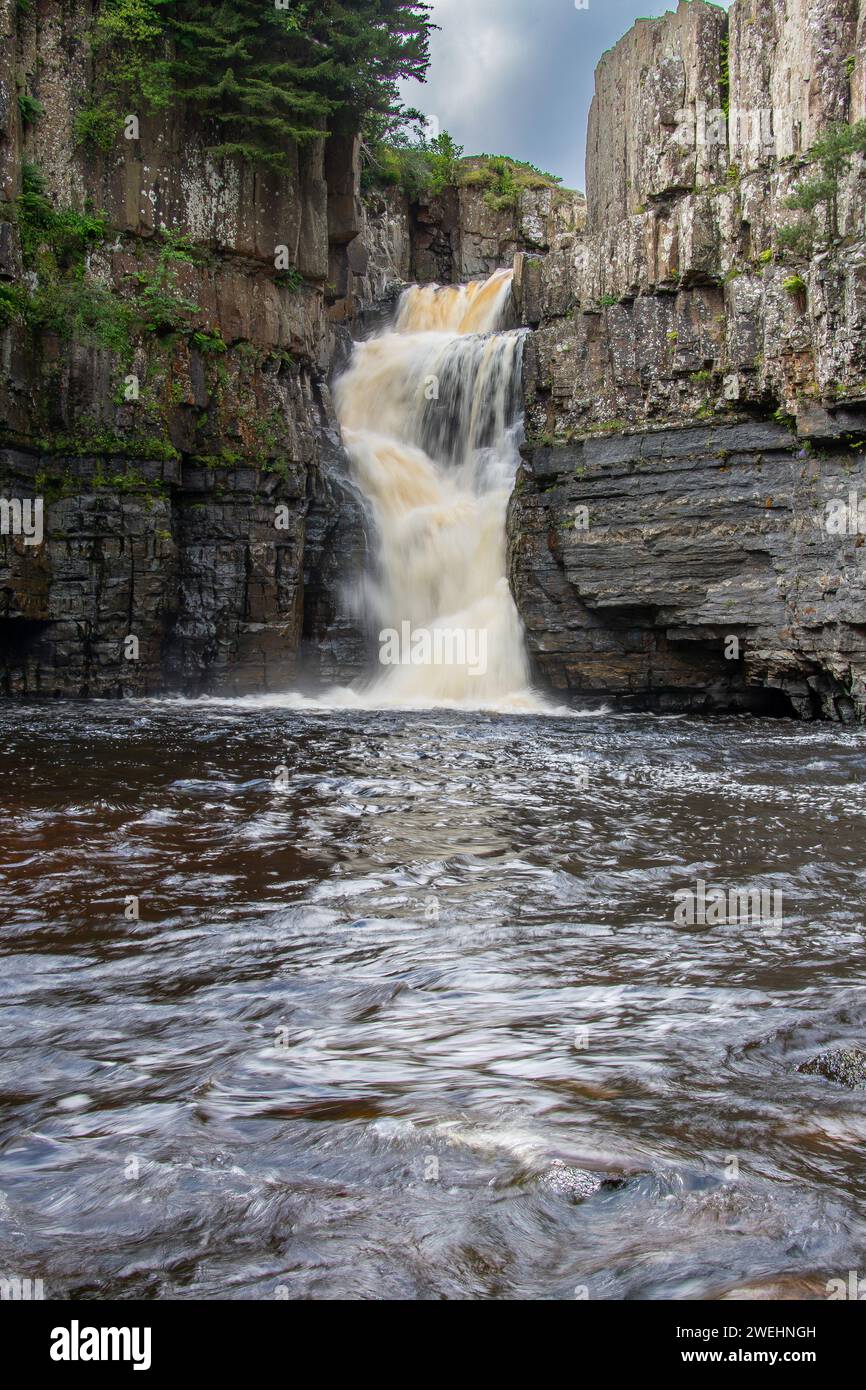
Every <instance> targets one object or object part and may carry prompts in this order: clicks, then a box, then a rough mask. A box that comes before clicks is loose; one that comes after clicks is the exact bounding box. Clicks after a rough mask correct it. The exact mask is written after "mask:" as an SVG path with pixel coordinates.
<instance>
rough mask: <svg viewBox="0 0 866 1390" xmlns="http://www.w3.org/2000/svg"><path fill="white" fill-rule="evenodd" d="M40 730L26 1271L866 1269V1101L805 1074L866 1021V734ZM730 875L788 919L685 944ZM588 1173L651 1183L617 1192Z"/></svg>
mask: <svg viewBox="0 0 866 1390" xmlns="http://www.w3.org/2000/svg"><path fill="white" fill-rule="evenodd" d="M0 733H2V747H3V754H4V757H3V770H4V778H3V795H4V799H5V809H4V813H3V837H2V843H3V850H2V886H0V915H2V923H3V925H2V929H0V944H2V952H3V956H4V961H3V970H2V997H3V1008H2V1012H0V1025H2V1037H0V1048H2V1052H0V1057H2V1078H3V1079H2V1090H3V1109H2V1134H0V1140H2V1147H0V1274H4V1275H8V1274H10V1273H11V1274H17V1275H19V1276H28V1275H29V1276H32V1277H42V1278H43V1279H44V1281H45V1286H46V1294H49V1295H52V1294H53V1295H55V1296H61V1297H65V1296H73V1297H98V1298H105V1297H122V1298H148V1297H180V1298H265V1299H270V1298H278V1297H285V1296H288V1297H291V1298H335V1297H347V1298H361V1299H365V1298H366V1299H379V1298H386V1299H393V1298H501V1299H512V1298H531V1299H548V1298H568V1299H570V1298H574V1297H575V1294H576V1292H577V1296H584V1295H586V1296H588V1297H590V1298H593V1299H618V1298H652V1299H671V1298H701V1297H717V1296H722V1295H726V1294H727V1295H729V1296H730V1295H732V1294H735V1293H736V1292H738V1291H739V1293H740V1294H742V1292H743V1291H744V1290H751V1291H753V1292H756V1293H760V1294H763V1295H764V1296H770V1297H777V1298H778V1297H798V1296H800V1297H803V1296H805V1297H810V1296H814V1297H823V1296H825V1284H826V1281H827V1280H828V1279H829V1278H834V1277H845V1276H846V1275H847V1271H849V1270H850V1269H855V1270H856V1269H858V1268H859V1269H860V1271H861V1273H862V1271H863V1257H864V1256H863V1252H864V1242H866V1223H864V1214H863V1198H864V1193H866V1179H864V1174H863V1159H862V1154H863V1142H864V1138H866V1114H864V1105H863V1092H862V1091H859V1092H858V1091H847V1090H845V1089H842V1088H840V1087H837V1086H834V1085H833V1084H832V1083H830V1082H828V1081H825V1080H823V1079H822V1078H821V1077H819V1076H810V1075H804V1074H802V1073H800V1072H798V1071H797V1066H798V1064H799V1063H800V1062H802V1061H804V1060H805V1059H807V1058H809V1057H812V1056H814V1055H815V1053H817V1052H819V1051H821V1050H822V1049H824V1048H826V1047H828V1046H830V1045H832V1044H836V1043H846V1042H850V1041H852V1040H854V1039H857V1040H860V1039H862V1036H863V1022H864V1017H866V1001H864V995H863V989H862V978H863V947H864V877H866V869H864V863H866V854H864V848H866V836H864V812H866V753H864V744H863V737H862V734H860V733H857V732H854V731H848V730H840V729H836V728H830V727H826V726H824V727H818V726H813V727H804V726H798V725H795V724H792V723H785V722H772V721H760V720H747V719H731V720H719V721H716V722H701V721H698V720H689V719H653V718H649V717H646V718H644V717H624V716H616V715H611V714H603V713H600V714H594V715H591V716H589V717H584V718H579V717H549V718H543V717H536V716H532V715H525V716H517V715H501V714H500V715H495V716H494V715H488V714H483V713H475V714H472V713H466V712H456V711H455V712H450V713H447V712H442V711H439V712H427V713H420V712H419V713H410V712H400V711H397V710H395V711H390V712H379V713H376V712H365V711H362V710H348V709H346V710H337V711H334V710H324V709H316V708H311V707H310V708H292V707H291V704H290V703H287V704H283V705H281V704H280V703H279V702H276V701H275V702H271V703H270V704H268V703H262V702H255V701H249V702H234V703H232V702H225V703H219V702H210V703H196V704H191V703H183V702H176V703H130V704H125V705H110V704H106V705H98V704H92V705H87V706H69V705H57V706H31V707H15V706H11V705H6V706H4V707H2V709H0ZM277 769H279V771H278V770H277ZM699 876H700V877H704V878H705V879H707V880H708V881H713V880H715V881H718V882H721V883H724V884H726V885H727V884H730V885H735V886H736V885H747V884H750V883H753V882H755V881H758V882H762V883H766V884H769V885H770V886H772V887H775V888H777V889H781V890H782V891H783V893H784V902H785V921H784V925H783V929H782V930H781V931H780V932H778V933H775V934H774V933H772V932H769V933H765V932H763V931H761V930H758V929H756V928H754V927H740V926H734V927H730V926H729V927H724V928H699V927H694V928H688V927H685V928H679V927H676V926H675V925H674V923H673V907H674V893H675V892H676V890H677V889H680V888H687V887H690V886H692V885H693V884H694V882H695V880H696V878H697V877H699ZM133 897H134V898H137V899H138V900H139V901H138V912H139V918H138V920H136V919H135V916H134V915H130V914H134V910H135V905H134V904H130V903H129V902H128V899H130V898H133ZM734 1158H735V1159H736V1160H737V1164H736V1165H735V1164H734V1163H733V1162H732V1160H733V1159H734ZM556 1160H560V1161H561V1162H563V1163H565V1164H566V1165H569V1166H572V1167H575V1168H579V1169H586V1170H590V1171H595V1172H599V1173H602V1174H605V1175H610V1176H614V1177H620V1178H622V1179H624V1181H622V1182H620V1183H619V1184H611V1185H610V1186H607V1187H603V1188H600V1189H599V1190H598V1191H596V1192H594V1193H593V1194H592V1195H590V1196H589V1197H588V1198H587V1199H586V1200H585V1201H582V1202H578V1201H575V1200H573V1194H572V1193H570V1192H569V1191H567V1190H561V1184H559V1183H557V1182H556V1181H551V1174H553V1175H554V1176H556V1175H559V1176H560V1177H561V1176H562V1174H563V1173H565V1172H567V1170H565V1169H562V1168H558V1167H557V1166H556ZM737 1167H738V1174H737Z"/></svg>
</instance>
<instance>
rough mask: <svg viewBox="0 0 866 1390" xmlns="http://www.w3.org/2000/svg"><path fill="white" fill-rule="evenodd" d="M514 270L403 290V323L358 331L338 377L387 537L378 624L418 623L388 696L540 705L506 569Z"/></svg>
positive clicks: (369, 494)
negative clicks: (506, 321) (360, 336)
mask: <svg viewBox="0 0 866 1390" xmlns="http://www.w3.org/2000/svg"><path fill="white" fill-rule="evenodd" d="M511 275H512V272H511V271H508V270H500V271H497V272H496V273H495V274H494V275H492V276H491V277H490V279H489V280H486V281H478V282H475V283H472V284H469V285H461V286H453V287H451V286H448V287H442V288H439V287H437V286H424V287H413V288H410V289H408V290H406V291H404V293H403V296H402V298H401V300H400V305H399V308H398V312H397V316H396V320H395V323H394V326H393V329H392V330H391V331H389V332H386V333H384V334H382V335H381V336H380V337H377V338H372V339H370V340H369V341H367V342H364V343H360V344H358V345H357V346H356V348H355V352H354V355H353V358H352V362H351V365H350V367H349V369H348V371H347V372H346V374H345V375H344V376H343V377H342V378H341V380H340V381H339V382H338V384H337V388H336V402H337V411H338V414H339V418H340V423H341V425H342V429H343V439H344V442H345V445H346V449H347V451H348V453H349V456H350V458H351V460H352V463H353V465H354V468H355V472H356V476H357V479H358V483H359V485H360V487H361V490H362V491H363V493H364V495H365V496H366V498H367V500H368V502H369V504H370V507H371V510H372V513H373V518H374V521H375V524H376V530H377V534H378V541H379V553H378V569H377V573H376V575H375V577H374V578H368V579H366V580H365V581H364V587H363V592H362V601H363V603H364V606H365V609H366V611H367V614H368V616H369V617H370V618H371V619H372V620H373V621H374V623H375V625H376V628H377V630H380V631H381V632H382V633H383V634H384V633H386V632H392V633H400V634H401V635H402V636H403V637H405V636H406V635H407V634H409V633H411V634H412V636H413V644H412V647H411V650H410V649H408V648H407V645H406V643H405V642H403V644H402V649H401V650H402V664H385V665H382V666H381V668H380V674H379V675H378V677H377V678H376V679H375V681H374V684H373V686H372V688H371V689H369V690H368V691H367V696H368V698H369V699H370V700H371V701H372V702H373V703H375V704H404V703H405V704H443V703H447V704H451V703H459V704H463V705H469V706H486V705H510V706H512V707H524V708H535V707H536V706H537V702H536V699H535V697H534V695H533V694H532V692H531V691H530V689H529V674H528V666H527V661H526V655H525V650H524V643H523V631H522V627H521V623H520V618H519V616H518V613H517V610H516V608H515V605H514V600H513V599H512V597H511V592H510V590H509V587H508V580H507V578H506V573H505V511H506V507H507V503H508V497H509V494H510V492H511V488H512V486H513V482H514V476H515V471H516V468H517V463H518V458H519V456H518V451H517V438H516V436H517V431H518V420H519V411H520V366H521V355H522V351H523V338H524V332H523V331H522V330H512V331H505V332H497V331H495V330H496V329H497V326H498V324H499V322H500V321H501V318H502V314H503V310H504V307H505V305H506V303H507V301H508V298H509V296H510V292H511ZM425 633H426V634H429V641H428V647H427V649H426V652H425V650H424V648H423V642H422V641H421V640H420V638H421V637H423V634H425ZM419 634H420V636H419ZM416 637H418V641H415V640H414V639H415V638H416ZM440 639H441V641H440ZM383 651H384V647H383ZM432 653H436V655H434V656H432V659H431V654H432ZM413 654H414V659H413ZM407 657H408V658H409V659H408V660H407ZM442 657H444V658H445V659H438V658H442Z"/></svg>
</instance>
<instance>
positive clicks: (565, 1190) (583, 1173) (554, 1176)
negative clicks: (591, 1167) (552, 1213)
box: [538, 1158, 621, 1202]
mask: <svg viewBox="0 0 866 1390" xmlns="http://www.w3.org/2000/svg"><path fill="white" fill-rule="evenodd" d="M538 1185H539V1187H541V1188H543V1189H544V1190H545V1191H546V1192H555V1193H556V1194H557V1195H558V1196H560V1197H567V1198H568V1199H569V1201H572V1202H583V1201H585V1200H586V1198H587V1197H592V1196H593V1194H594V1193H596V1192H600V1191H601V1190H602V1188H614V1187H619V1186H620V1185H621V1181H620V1179H619V1178H611V1177H607V1176H605V1175H604V1174H603V1173H590V1172H589V1171H588V1170H587V1169H585V1168H572V1167H571V1166H570V1164H568V1163H563V1161H562V1159H561V1158H555V1159H554V1160H553V1162H552V1163H551V1165H550V1167H549V1168H548V1169H547V1171H546V1172H545V1173H542V1175H541V1177H540V1178H539V1180H538Z"/></svg>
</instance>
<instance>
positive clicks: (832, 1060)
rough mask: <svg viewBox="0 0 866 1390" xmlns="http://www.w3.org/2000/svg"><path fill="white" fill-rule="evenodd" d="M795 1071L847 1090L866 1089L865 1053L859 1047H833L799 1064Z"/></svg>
mask: <svg viewBox="0 0 866 1390" xmlns="http://www.w3.org/2000/svg"><path fill="white" fill-rule="evenodd" d="M797 1071H801V1072H805V1073H806V1074H807V1075H808V1076H823V1077H824V1080H825V1081H834V1082H835V1083H836V1084H837V1085H838V1086H847V1087H848V1088H849V1090H852V1091H854V1090H857V1089H859V1088H861V1087H866V1052H864V1051H863V1050H862V1049H861V1048H859V1047H835V1048H832V1049H831V1050H830V1051H829V1052H821V1053H819V1055H818V1056H817V1057H812V1058H810V1059H809V1061H808V1062H801V1063H800V1065H799V1067H798V1068H797Z"/></svg>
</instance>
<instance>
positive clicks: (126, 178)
mask: <svg viewBox="0 0 866 1390" xmlns="http://www.w3.org/2000/svg"><path fill="white" fill-rule="evenodd" d="M92 19H93V14H92V6H90V5H89V4H88V5H84V4H71V5H64V6H44V5H40V6H37V7H33V8H32V10H28V11H23V10H22V7H20V6H16V5H15V3H14V0H3V3H2V5H0V31H2V50H3V54H4V60H3V70H2V73H0V87H2V101H0V112H2V118H3V119H2V129H0V188H2V196H3V199H4V203H3V217H4V220H3V221H2V223H0V228H2V237H0V249H2V255H3V261H2V265H0V275H2V276H3V278H4V281H5V283H6V284H7V286H21V287H22V288H23V289H25V290H27V291H36V292H37V293H38V290H39V286H40V278H41V277H43V274H44V264H45V262H46V258H48V259H50V258H51V257H52V255H53V254H54V253H55V252H56V256H57V257H59V256H61V255H62V254H64V252H63V250H60V251H57V250H56V247H54V246H52V245H51V242H52V235H53V233H54V231H55V230H56V229H55V228H53V227H52V226H50V225H49V226H48V227H47V229H38V230H37V235H36V241H37V243H38V244H37V247H36V254H35V256H34V254H33V248H32V247H31V248H30V250H31V255H30V266H31V267H35V268H30V269H28V268H27V267H26V266H23V265H22V238H25V237H26V234H27V227H26V218H25V216H24V214H23V213H22V207H21V202H20V194H21V190H22V183H23V182H24V181H25V180H26V178H27V176H28V172H29V175H30V180H31V186H32V183H33V177H34V172H33V171H36V172H37V173H38V178H39V181H40V183H41V185H42V187H43V190H44V196H45V199H46V200H47V203H48V205H49V206H50V207H52V208H53V210H54V212H55V214H59V215H60V216H63V215H64V214H65V213H66V212H67V211H69V212H71V213H72V214H74V215H76V216H85V215H87V213H88V211H89V210H94V211H95V212H98V213H99V214H101V216H102V217H103V218H104V233H103V234H101V235H99V236H97V237H95V238H93V240H92V241H91V242H90V243H89V244H88V246H87V250H86V255H84V256H82V258H81V265H80V284H81V285H82V286H84V287H85V288H84V290H80V289H79V288H77V287H76V285H75V284H72V285H71V286H69V285H68V284H67V277H64V284H63V287H62V291H63V294H64V295H67V296H77V298H75V299H74V302H73V304H72V310H73V312H72V313H71V314H70V317H69V321H68V322H66V323H62V324H59V325H58V326H57V327H55V326H54V325H53V324H52V323H51V322H50V321H49V323H48V325H47V326H45V325H44V324H43V323H38V322H37V323H34V322H33V318H32V315H29V314H28V313H17V312H12V313H11V314H7V322H6V325H5V328H4V332H3V357H4V368H5V370H4V374H3V375H4V380H3V385H2V390H0V427H2V437H3V443H4V448H3V450H2V455H0V482H2V488H0V491H2V494H3V496H4V497H6V498H20V499H27V498H32V497H36V496H41V497H43V498H44V505H45V515H44V532H45V543H44V544H43V545H42V546H40V547H34V546H32V545H29V544H28V543H27V541H26V540H25V539H23V538H22V537H21V536H20V535H19V536H16V535H14V534H7V535H3V536H2V537H0V629H2V638H3V641H2V643H0V684H2V688H3V689H4V690H5V691H6V692H7V693H13V694H23V693H26V694H55V693H62V694H72V695H118V694H133V693H135V694H142V693H150V692H154V691H157V690H162V689H165V688H180V689H184V690H187V691H191V692H196V691H200V690H205V689H209V690H223V691H227V692H240V691H246V690H263V689H272V688H275V687H279V686H284V685H285V684H286V682H287V681H288V680H290V679H294V678H296V677H297V675H298V674H299V671H300V669H301V667H302V666H306V667H309V668H311V669H312V671H313V672H316V671H318V670H319V669H321V668H322V667H324V668H325V669H329V668H331V667H332V666H333V653H334V651H335V649H336V650H338V651H339V657H340V662H341V665H342V667H343V668H344V669H347V670H348V671H350V672H351V670H352V669H356V668H357V667H358V666H359V664H360V662H361V661H362V660H363V655H364V652H363V648H364V642H363V634H362V633H360V632H359V631H358V629H357V627H356V625H355V624H354V622H353V620H352V616H351V614H350V613H349V612H347V611H346V606H345V603H344V600H343V587H344V583H343V582H344V580H345V579H347V578H348V574H349V573H350V571H352V570H354V569H355V568H356V567H357V566H358V565H360V564H362V563H363V551H364V545H365V538H364V529H363V524H362V515H361V508H360V505H359V502H358V499H357V497H356V495H355V493H354V490H353V488H352V486H351V484H350V483H349V482H348V480H347V478H346V470H345V464H344V461H343V458H342V453H341V450H340V448H339V444H338V439H337V431H336V422H335V420H334V415H333V410H332V407H331V403H330V397H329V393H328V387H327V372H328V367H329V364H330V360H331V357H332V354H333V349H334V329H333V326H332V324H331V322H330V318H329V314H328V307H327V303H326V294H325V288H326V285H327V284H328V276H329V271H330V269H331V268H332V267H333V266H335V265H336V266H339V265H340V264H341V262H342V260H343V259H345V255H346V252H345V247H346V245H347V243H348V242H349V241H350V240H351V239H352V238H353V237H356V236H357V234H358V231H359V229H360V202H359V200H358V198H357V172H358V171H357V143H356V142H354V141H353V140H352V138H351V137H347V138H344V139H337V138H335V139H334V140H333V142H332V143H331V144H329V145H328V147H327V150H326V142H325V141H324V140H322V141H319V142H315V143H314V144H313V145H312V146H310V147H307V148H305V149H304V150H303V151H302V152H301V151H299V152H297V153H296V156H295V166H294V168H293V169H292V170H291V172H290V173H288V174H287V175H285V176H277V175H273V174H263V173H261V172H259V171H254V170H252V169H250V168H245V167H243V166H241V165H238V164H232V163H230V162H222V163H220V164H218V165H216V164H214V163H213V162H212V161H211V160H210V158H209V157H208V155H207V153H206V151H205V132H203V131H202V130H201V129H199V128H198V127H197V125H196V124H195V122H194V121H188V120H184V119H183V118H181V117H180V116H179V115H178V113H176V112H172V113H171V114H167V115H166V116H165V117H164V118H160V119H157V118H147V117H145V116H142V117H141V120H140V130H139V133H138V134H139V138H137V139H134V140H125V139H119V140H118V141H117V142H116V143H115V145H113V146H112V147H111V148H109V149H108V150H105V151H102V150H100V149H99V148H96V147H93V146H85V145H81V144H78V143H77V137H76V124H75V118H76V115H77V113H78V112H79V111H81V109H82V108H83V106H84V105H85V104H86V102H87V101H88V94H89V92H90V91H91V88H92V79H93V58H92V55H91V52H90V48H89V33H90V28H91V24H92ZM22 90H23V91H26V92H27V93H28V94H29V95H31V96H32V97H33V98H34V99H35V100H37V101H38V102H39V103H40V105H41V108H42V110H41V114H40V115H39V117H38V119H35V120H32V121H31V122H30V123H25V121H24V120H23V119H22V113H21V111H20V110H19V104H18V102H17V100H16V94H17V92H20V91H22ZM166 227H167V228H173V229H182V231H183V232H184V233H186V234H187V237H188V239H189V244H191V245H192V247H193V250H192V253H191V254H189V255H188V254H187V253H186V252H184V253H183V254H182V255H181V256H180V257H177V258H175V257H171V258H170V259H168V260H166V256H165V241H164V239H163V238H161V236H160V234H159V233H160V229H161V228H166ZM43 241H44V242H45V243H46V245H42V244H41V243H42V242H43ZM55 259H56V257H55ZM280 267H287V268H288V270H287V272H284V273H280ZM140 286H143V288H144V293H145V295H147V294H148V293H150V295H151V299H150V301H149V302H150V303H151V307H152V321H151V322H150V323H147V324H145V325H144V327H143V328H142V326H141V325H139V326H138V330H137V331H135V332H133V331H130V332H129V334H128V335H127V334H126V332H125V331H124V322H125V321H124V320H123V319H122V318H121V319H117V316H116V312H115V311H116V306H117V305H118V304H120V305H122V304H124V303H126V302H131V301H132V300H133V298H134V297H135V294H136V288H137V287H140ZM48 295H54V296H55V302H59V295H60V292H59V291H57V290H56V289H55V288H53V287H52V286H51V285H50V276H49V286H48V290H47V293H46V298H48ZM139 300H140V295H139ZM182 306H186V308H183V307H182ZM174 314H176V316H177V321H176V322H172V315H174ZM115 320H116V321H115ZM9 529H10V528H8V527H7V530H9ZM337 537H338V538H339V542H340V543H339V546H338V547H337V557H338V558H336V557H335V554H334V553H333V550H332V547H331V546H330V544H329V543H328V542H329V540H335V539H336V538H337ZM305 636H306V637H307V638H308V639H309V641H308V642H307V643H305V642H304V638H305ZM130 638H132V639H134V641H132V642H130V641H129V640H128V639H130Z"/></svg>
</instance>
